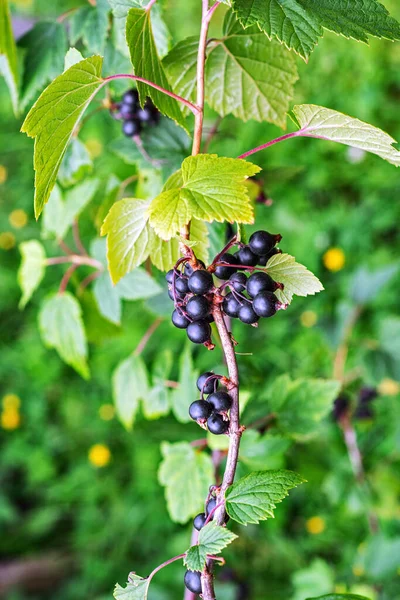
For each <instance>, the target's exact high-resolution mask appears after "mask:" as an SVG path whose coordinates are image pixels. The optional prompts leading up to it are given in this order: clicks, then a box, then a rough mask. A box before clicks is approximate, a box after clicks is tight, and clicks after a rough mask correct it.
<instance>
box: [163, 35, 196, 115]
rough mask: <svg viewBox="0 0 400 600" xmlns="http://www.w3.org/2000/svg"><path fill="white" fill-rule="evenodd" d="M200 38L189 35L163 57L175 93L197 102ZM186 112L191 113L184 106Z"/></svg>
mask: <svg viewBox="0 0 400 600" xmlns="http://www.w3.org/2000/svg"><path fill="white" fill-rule="evenodd" d="M198 48H199V38H197V37H189V38H186V39H185V40H182V41H181V42H178V43H177V44H176V46H174V47H173V48H172V50H171V51H170V52H169V53H168V54H167V56H166V57H165V58H164V59H163V66H164V68H165V72H166V74H167V77H168V80H169V82H170V83H171V85H172V89H173V90H174V92H175V94H178V95H179V96H182V97H183V98H186V99H187V100H190V101H191V102H195V100H196V71H197V53H198ZM182 111H183V113H184V114H186V115H187V114H189V109H188V108H187V107H186V106H184V107H183V108H182Z"/></svg>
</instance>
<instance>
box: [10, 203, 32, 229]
mask: <svg viewBox="0 0 400 600" xmlns="http://www.w3.org/2000/svg"><path fill="white" fill-rule="evenodd" d="M8 220H9V222H10V225H11V226H12V227H15V229H22V227H25V225H26V224H27V222H28V215H27V214H26V212H25V211H24V210H22V208H17V209H16V210H13V211H12V212H11V213H10V214H9V216H8Z"/></svg>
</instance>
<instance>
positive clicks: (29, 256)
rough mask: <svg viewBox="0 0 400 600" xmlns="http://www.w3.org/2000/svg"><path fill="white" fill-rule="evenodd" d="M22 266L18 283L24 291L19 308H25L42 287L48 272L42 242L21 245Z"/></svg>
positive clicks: (19, 270) (35, 241)
mask: <svg viewBox="0 0 400 600" xmlns="http://www.w3.org/2000/svg"><path fill="white" fill-rule="evenodd" d="M19 250H20V252H21V257H22V260H21V265H20V267H19V269H18V275H17V278H18V283H19V287H20V288H21V290H22V297H21V300H20V301H19V308H25V306H26V304H27V303H28V302H29V300H30V299H31V297H32V294H33V292H34V291H35V290H36V289H37V287H38V286H39V285H40V282H41V281H42V279H43V276H44V273H45V271H46V253H45V250H44V248H43V246H42V244H41V243H40V242H38V241H37V240H30V241H29V242H22V244H20V245H19Z"/></svg>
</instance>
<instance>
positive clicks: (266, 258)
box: [258, 248, 281, 267]
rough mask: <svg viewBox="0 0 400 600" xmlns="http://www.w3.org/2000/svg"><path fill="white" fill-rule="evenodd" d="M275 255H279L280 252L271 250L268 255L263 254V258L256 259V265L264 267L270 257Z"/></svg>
mask: <svg viewBox="0 0 400 600" xmlns="http://www.w3.org/2000/svg"><path fill="white" fill-rule="evenodd" d="M275 254H281V251H280V250H279V248H272V250H271V252H268V254H263V256H260V257H259V259H258V264H259V265H260V267H265V265H266V264H267V262H268V261H269V259H270V258H271V257H272V256H275Z"/></svg>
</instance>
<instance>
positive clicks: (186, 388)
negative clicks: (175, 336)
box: [171, 343, 198, 423]
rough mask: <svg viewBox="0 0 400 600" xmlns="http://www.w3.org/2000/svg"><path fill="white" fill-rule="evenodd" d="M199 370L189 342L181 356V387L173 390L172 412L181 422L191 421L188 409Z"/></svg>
mask: <svg viewBox="0 0 400 600" xmlns="http://www.w3.org/2000/svg"><path fill="white" fill-rule="evenodd" d="M197 376H198V372H197V370H196V369H195V368H194V364H193V356H192V350H191V347H190V345H189V344H188V343H187V344H186V346H185V348H184V350H183V352H182V354H181V355H180V357H179V380H178V382H179V387H178V388H177V389H174V390H172V393H171V405H172V412H173V413H174V415H175V417H176V419H177V420H178V421H179V422H180V423H189V421H190V417H189V415H188V409H189V405H190V401H189V400H188V398H190V397H191V394H192V393H193V392H192V390H194V389H196V381H197Z"/></svg>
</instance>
